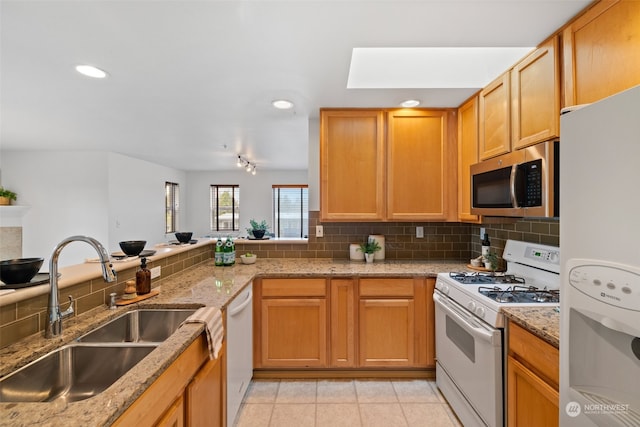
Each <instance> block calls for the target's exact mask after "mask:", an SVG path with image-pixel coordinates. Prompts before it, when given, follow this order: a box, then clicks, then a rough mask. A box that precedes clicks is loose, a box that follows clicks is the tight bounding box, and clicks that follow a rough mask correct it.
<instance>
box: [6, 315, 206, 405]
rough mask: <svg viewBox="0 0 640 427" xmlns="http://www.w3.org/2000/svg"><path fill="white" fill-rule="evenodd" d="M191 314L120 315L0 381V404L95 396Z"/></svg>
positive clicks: (69, 400) (68, 399)
mask: <svg viewBox="0 0 640 427" xmlns="http://www.w3.org/2000/svg"><path fill="white" fill-rule="evenodd" d="M195 311H196V310H194V309H169V310H151V309H139V310H134V311H130V312H127V313H124V314H123V315H121V316H119V317H117V318H115V319H113V320H111V321H109V322H108V323H106V324H104V325H102V326H99V327H97V328H96V329H94V330H92V331H91V332H89V333H87V334H85V335H83V336H81V337H80V338H78V339H76V340H75V342H73V343H72V344H68V345H65V346H63V347H61V348H59V349H57V350H54V351H51V352H50V353H47V354H46V355H44V356H42V357H41V358H39V359H37V360H35V361H33V362H31V363H30V364H28V365H26V366H24V367H22V368H20V369H18V370H17V371H15V372H13V373H11V374H10V375H7V376H6V377H5V378H3V379H2V380H0V402H50V401H53V400H56V399H63V400H65V401H67V402H75V401H79V400H84V399H88V398H90V397H92V396H95V395H97V394H99V393H101V392H102V391H104V390H106V389H107V388H108V387H109V386H111V385H112V384H113V383H114V382H116V381H117V380H118V379H119V378H120V377H122V376H123V375H124V374H126V373H127V372H128V371H129V370H130V369H131V368H133V367H134V366H135V365H136V364H137V363H138V362H140V361H141V360H142V359H143V358H144V357H145V356H146V355H148V354H149V353H151V351H153V349H155V348H156V347H157V346H158V345H160V343H162V342H163V341H165V340H166V339H167V338H169V336H171V334H173V333H174V332H175V331H176V330H177V329H178V327H179V326H180V324H181V323H182V322H183V321H184V320H185V319H186V318H187V317H189V316H190V315H191V314H193V313H194V312H195Z"/></svg>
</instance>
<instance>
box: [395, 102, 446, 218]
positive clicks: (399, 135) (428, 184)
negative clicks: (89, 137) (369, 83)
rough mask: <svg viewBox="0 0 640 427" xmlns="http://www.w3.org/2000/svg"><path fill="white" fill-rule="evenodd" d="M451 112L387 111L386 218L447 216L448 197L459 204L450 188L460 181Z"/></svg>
mask: <svg viewBox="0 0 640 427" xmlns="http://www.w3.org/2000/svg"><path fill="white" fill-rule="evenodd" d="M449 115H450V113H449V112H448V111H445V110H414V109H400V110H390V111H389V112H388V116H387V120H388V122H387V123H388V129H387V156H386V158H387V215H386V217H387V219H389V220H427V221H428V220H433V221H437V220H438V221H445V220H447V219H448V213H449V210H450V209H449V208H450V207H449V205H448V203H449V198H453V200H454V202H455V197H453V196H454V194H455V191H456V188H455V185H453V186H451V184H455V181H456V176H455V135H452V136H453V138H454V139H453V140H450V139H449V138H450V137H451V136H450V135H449V131H448V129H449V126H448V125H447V121H448V120H449ZM454 123H455V122H454ZM450 127H451V128H453V126H450ZM451 145H453V146H454V147H451ZM452 148H453V149H452ZM451 156H453V161H451ZM451 175H453V176H451ZM452 178H453V179H452ZM453 210H455V206H454V209H453Z"/></svg>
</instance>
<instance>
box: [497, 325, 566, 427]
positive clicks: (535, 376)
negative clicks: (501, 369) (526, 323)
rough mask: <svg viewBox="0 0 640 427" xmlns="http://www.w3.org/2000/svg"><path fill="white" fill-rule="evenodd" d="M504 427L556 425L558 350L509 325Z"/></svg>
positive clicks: (520, 328) (518, 327) (557, 422)
mask: <svg viewBox="0 0 640 427" xmlns="http://www.w3.org/2000/svg"><path fill="white" fill-rule="evenodd" d="M508 341H509V351H508V357H507V425H508V426H509V427H529V426H530V427H537V426H549V427H553V426H557V425H558V424H559V412H558V405H559V400H560V397H559V393H558V384H559V382H558V381H559V357H558V355H559V353H558V349H557V348H555V347H553V346H552V345H550V344H548V343H547V342H545V341H543V340H542V339H540V338H538V337H537V336H535V335H533V334H532V333H530V332H528V331H526V330H525V329H523V328H522V327H520V326H518V325H517V324H515V323H513V322H509V325H508Z"/></svg>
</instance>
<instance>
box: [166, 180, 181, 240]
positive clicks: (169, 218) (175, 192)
mask: <svg viewBox="0 0 640 427" xmlns="http://www.w3.org/2000/svg"><path fill="white" fill-rule="evenodd" d="M164 207H165V217H164V223H165V227H164V232H165V233H175V232H176V231H177V229H178V211H179V210H180V190H179V188H178V184H176V183H175V182H165V183H164Z"/></svg>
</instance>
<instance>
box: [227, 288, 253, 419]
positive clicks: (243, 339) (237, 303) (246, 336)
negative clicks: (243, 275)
mask: <svg viewBox="0 0 640 427" xmlns="http://www.w3.org/2000/svg"><path fill="white" fill-rule="evenodd" d="M252 297H253V284H252V283H249V285H247V287H246V288H245V289H244V290H243V291H242V292H240V294H238V296H237V297H235V298H234V299H233V301H231V304H229V306H228V307H227V310H226V315H227V425H228V426H232V425H233V424H234V421H235V419H236V415H237V413H238V409H239V408H240V404H241V403H242V398H243V397H244V393H245V392H246V391H247V387H249V382H251V377H252V376H253V304H252V300H253V298H252Z"/></svg>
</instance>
